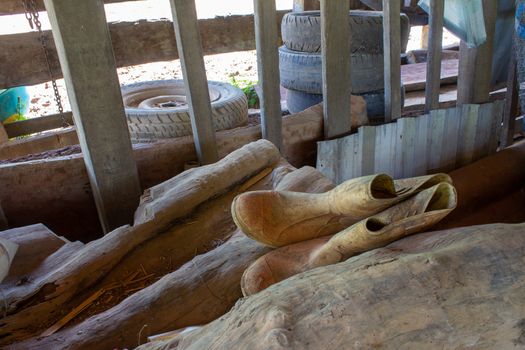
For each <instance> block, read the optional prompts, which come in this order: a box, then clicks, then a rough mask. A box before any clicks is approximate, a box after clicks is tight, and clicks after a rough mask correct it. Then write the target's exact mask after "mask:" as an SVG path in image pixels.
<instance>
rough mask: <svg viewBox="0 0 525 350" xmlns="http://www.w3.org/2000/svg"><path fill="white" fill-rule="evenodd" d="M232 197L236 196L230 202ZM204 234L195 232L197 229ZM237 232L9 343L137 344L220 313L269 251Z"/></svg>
mask: <svg viewBox="0 0 525 350" xmlns="http://www.w3.org/2000/svg"><path fill="white" fill-rule="evenodd" d="M261 182H263V183H266V186H267V188H272V183H273V184H274V185H273V188H274V189H276V190H295V191H302V192H312V193H322V192H325V191H327V190H330V189H331V188H333V186H334V185H333V184H332V182H331V181H329V180H328V179H327V178H326V177H324V175H322V174H321V173H320V172H318V171H317V170H315V169H313V168H311V167H305V168H301V169H299V170H295V171H292V169H291V168H290V167H286V166H285V167H283V168H277V169H276V170H275V171H274V172H273V173H271V174H268V175H266V176H265V178H263V179H262V180H261ZM255 189H257V187H256V188H255ZM152 192H154V191H152ZM152 195H154V193H152ZM232 200H233V196H231V197H230V204H231V201H232ZM229 209H230V206H229V205H228V207H227V211H226V214H227V215H228V216H230V218H231V215H230V212H229ZM201 220H203V221H204V218H201ZM188 234H189V233H188ZM200 234H201V233H200V232H193V235H200ZM231 234H233V236H232V238H230V239H229V240H227V241H226V242H224V243H223V244H222V245H220V246H219V247H217V248H215V249H212V250H210V251H208V252H206V253H204V254H201V255H197V256H195V257H194V258H193V259H192V260H191V261H189V262H187V263H186V264H184V265H183V266H181V267H180V268H178V269H177V270H176V271H174V272H171V273H169V274H167V275H165V276H164V277H163V278H161V279H160V280H158V281H157V282H155V283H153V284H152V285H150V286H149V287H147V288H144V289H142V290H141V291H138V292H136V293H135V294H133V295H131V296H130V297H128V298H127V299H125V300H124V301H122V302H120V303H119V304H118V305H116V306H115V307H113V308H111V309H109V310H106V311H104V312H102V313H100V314H97V315H95V316H93V317H90V318H88V319H86V320H84V321H83V322H81V323H79V324H77V325H74V326H72V327H69V328H66V329H64V330H62V331H60V332H57V333H56V334H53V335H51V336H48V337H45V338H42V339H39V338H31V339H27V340H25V341H23V342H19V343H15V344H12V345H10V346H9V347H8V348H9V349H24V350H26V349H38V350H40V349H53V350H55V349H86V350H87V349H113V348H115V347H121V348H126V347H134V346H136V345H138V342H140V343H143V342H144V341H145V339H146V337H147V336H148V335H153V334H159V333H162V332H166V331H170V330H172V329H176V328H182V327H187V326H191V325H195V324H206V323H209V322H211V321H213V320H215V319H217V318H218V317H220V316H222V315H223V314H224V313H226V312H227V311H228V310H230V309H231V307H232V306H233V305H234V304H235V302H236V301H237V300H239V299H240V298H241V297H242V292H241V288H240V280H241V276H242V273H243V272H244V270H245V269H246V268H247V267H248V265H249V264H250V263H252V262H253V261H254V260H256V259H257V258H258V257H259V256H261V255H263V254H264V253H266V252H268V251H269V248H268V247H265V246H263V245H261V244H258V243H257V242H255V241H253V240H251V239H250V238H248V237H246V236H245V235H243V234H242V233H241V232H239V231H236V230H235V229H232V232H231ZM189 249H190V248H189Z"/></svg>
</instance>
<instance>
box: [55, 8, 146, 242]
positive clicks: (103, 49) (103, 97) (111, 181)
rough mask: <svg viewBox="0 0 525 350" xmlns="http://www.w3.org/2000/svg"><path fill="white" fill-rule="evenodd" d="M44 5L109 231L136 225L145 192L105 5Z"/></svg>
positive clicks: (81, 144)
mask: <svg viewBox="0 0 525 350" xmlns="http://www.w3.org/2000/svg"><path fill="white" fill-rule="evenodd" d="M45 5H46V10H47V12H48V15H49V18H50V21H51V27H52V28H53V37H54V39H55V44H56V46H57V51H58V57H59V59H60V65H61V67H62V71H63V72H64V78H65V82H66V87H67V91H68V96H69V100H70V102H71V108H72V110H73V114H74V118H75V125H76V127H77V133H78V137H79V140H80V146H81V148H82V153H83V154H84V161H85V163H86V168H87V172H88V175H89V179H90V181H91V188H92V190H93V196H94V197H95V202H96V204H97V209H98V213H99V217H100V221H101V223H102V227H103V229H104V231H105V232H108V231H111V230H112V229H114V228H116V227H119V226H121V225H124V224H130V223H132V222H133V214H134V212H135V209H136V208H137V205H138V203H139V198H140V195H141V190H140V184H139V178H138V172H137V166H136V163H135V159H134V157H133V151H132V148H131V141H130V139H129V131H128V126H127V123H126V116H125V113H124V105H123V103H122V95H121V92H120V84H119V80H118V76H117V70H116V67H115V59H114V56H113V48H112V45H111V38H110V36H109V29H108V25H107V21H106V15H105V13H104V2H103V1H102V0H91V1H85V0H45ZM64 215H67V212H66V213H64Z"/></svg>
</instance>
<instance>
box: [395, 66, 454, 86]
mask: <svg viewBox="0 0 525 350" xmlns="http://www.w3.org/2000/svg"><path fill="white" fill-rule="evenodd" d="M458 63H459V61H458V60H457V59H449V60H443V61H442V62H441V65H440V69H441V75H440V79H441V80H440V85H449V84H456V83H457V81H458ZM428 67H429V66H428V65H427V63H426V62H422V63H412V64H405V65H402V66H401V81H402V82H403V85H404V86H405V91H406V92H411V91H420V90H425V87H427V86H428V85H427V74H428V73H427V70H428Z"/></svg>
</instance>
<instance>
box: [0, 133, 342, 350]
mask: <svg viewBox="0 0 525 350" xmlns="http://www.w3.org/2000/svg"><path fill="white" fill-rule="evenodd" d="M279 159H280V158H279V152H278V151H277V149H276V148H275V147H274V146H273V145H271V144H270V143H269V142H267V141H258V142H256V143H252V144H249V145H247V146H245V147H243V148H242V149H240V150H238V151H235V152H233V153H232V154H231V155H229V156H227V157H226V158H225V159H224V160H221V161H220V162H218V163H216V164H214V165H210V166H206V167H201V168H195V169H191V170H190V171H188V172H185V173H183V174H181V175H179V176H177V177H175V178H173V179H172V180H169V181H167V182H165V183H163V184H162V185H159V186H157V187H154V188H151V189H150V190H149V191H147V193H146V194H145V195H144V196H143V198H142V201H141V205H140V206H139V209H138V210H137V212H136V217H135V224H134V225H133V226H131V227H123V228H120V229H118V230H115V231H114V232H112V233H110V234H109V235H107V236H105V237H104V238H102V239H100V240H97V241H94V242H92V243H90V244H87V245H86V246H85V247H84V248H82V249H80V250H79V252H78V253H77V254H75V255H74V256H72V257H71V258H70V259H68V261H67V262H66V263H63V264H62V265H60V266H59V267H58V268H56V269H55V270H53V271H51V272H50V273H48V274H46V275H44V276H43V277H40V278H39V279H38V281H37V283H36V286H33V285H31V286H23V288H22V287H20V288H13V289H10V290H8V293H7V297H8V298H7V306H8V308H7V312H10V313H11V315H10V316H7V317H5V318H4V319H2V320H1V321H0V322H1V324H2V329H1V331H0V332H1V334H0V337H2V342H3V344H9V343H11V345H10V348H20V349H31V348H34V349H47V348H49V349H61V348H68V349H71V348H75V349H92V348H94V347H95V346H96V347H97V348H106V347H107V348H112V347H115V346H119V347H130V346H136V345H137V335H138V334H140V337H139V338H140V340H141V341H142V342H143V341H144V339H145V337H146V336H148V335H151V334H156V333H160V332H163V331H168V330H171V329H173V328H177V327H185V326H190V325H193V324H195V323H197V324H202V323H208V322H211V321H213V320H214V319H216V318H218V317H220V316H221V315H223V314H224V313H225V312H227V311H228V310H229V309H230V308H231V307H232V306H233V305H234V303H235V302H236V301H237V300H238V299H239V298H240V297H241V296H242V293H241V290H240V278H241V275H242V273H243V271H244V270H245V268H246V267H247V266H248V264H250V263H251V262H253V261H254V260H255V259H256V258H258V257H259V256H261V255H262V254H264V253H266V252H267V251H268V248H267V247H264V246H262V245H259V244H257V243H255V242H253V241H252V240H250V239H249V238H247V237H245V236H243V235H242V234H240V233H239V232H236V229H235V226H234V225H233V222H231V215H230V211H229V208H230V205H231V201H232V200H233V197H234V196H235V195H236V194H238V193H239V192H240V191H245V190H248V189H264V188H265V189H271V188H278V189H290V190H293V189H295V190H300V191H307V192H308V191H309V192H316V191H317V192H324V191H326V190H328V189H330V188H331V187H332V186H333V185H332V183H331V182H330V181H328V180H327V179H326V178H324V176H322V175H321V174H320V173H319V172H317V171H316V170H315V169H313V168H304V169H301V170H297V171H293V168H292V167H291V166H289V165H287V164H286V163H285V162H283V161H280V160H279ZM279 161H280V162H281V163H280V164H279ZM279 165H280V166H279ZM268 168H273V171H268ZM254 176H255V180H257V183H256V184H255V185H253V183H252V182H253V180H252V181H250V179H253V177H254ZM279 183H282V184H283V185H281V186H279ZM228 221H229V222H228ZM210 224H211V225H212V226H211V227H210V226H208V225H210ZM216 225H221V226H220V227H221V228H219V226H216ZM230 236H232V237H231V238H229V237H230ZM228 238H229V239H228ZM215 239H219V240H225V242H224V243H222V244H220V243H219V246H218V247H217V248H215V249H213V248H214V245H213V244H210V243H212V241H213V240H215ZM159 246H164V247H176V249H175V253H174V254H173V256H174V257H176V260H175V261H172V264H173V266H172V267H171V268H170V270H171V271H169V273H167V274H166V275H165V276H164V277H162V276H163V275H164V271H165V270H163V269H162V267H159V266H160V265H161V264H162V263H161V262H159V263H158V265H157V268H158V271H160V273H159V275H160V276H159V277H161V278H160V279H159V280H158V281H156V282H154V283H153V284H151V285H149V286H148V287H146V288H144V289H142V290H140V291H138V292H136V293H134V294H132V295H131V296H130V297H128V298H127V299H125V300H124V301H122V302H120V303H119V304H117V305H116V306H114V307H112V308H110V309H108V310H104V311H102V312H100V313H98V314H96V315H94V316H93V317H90V318H87V319H85V320H83V321H81V322H80V323H78V324H76V325H74V326H72V327H70V328H66V329H64V330H62V331H59V332H57V333H55V334H53V335H50V336H48V337H43V338H42V337H40V338H39V337H37V336H36V335H38V334H40V332H41V331H43V330H44V329H46V328H47V326H49V325H50V324H53V323H54V322H56V321H57V320H58V319H59V318H60V317H61V316H63V313H60V312H59V311H60V310H61V309H62V310H63V309H66V311H69V310H71V309H74V308H75V307H77V306H78V305H79V304H81V303H82V301H84V300H86V296H87V295H92V294H93V293H94V292H96V291H97V290H100V289H102V288H104V287H105V286H106V287H107V286H108V285H109V284H111V283H112V281H115V279H117V278H118V277H119V276H122V275H121V274H119V273H118V271H124V270H126V269H128V270H130V271H132V270H133V269H134V268H136V267H137V266H136V264H137V261H140V262H141V264H145V263H146V262H147V261H148V259H151V260H153V261H154V260H155V254H156V253H158V251H157V249H156V248H157V247H159ZM59 251H60V250H59ZM199 253H200V255H197V254H199ZM195 255H197V256H196V257H195V258H193V257H194V256H195ZM192 258H193V259H192ZM188 261H189V262H188ZM147 268H148V270H149V271H155V268H156V267H155V264H154V263H152V264H151V265H147ZM26 305H28V306H27V307H26ZM29 305H30V306H29ZM174 310H176V311H175V312H174ZM35 325H36V326H37V328H38V329H34V327H35ZM42 325H44V326H45V327H42ZM146 325H147V326H146ZM38 326H40V327H38ZM141 330H142V331H141ZM29 337H32V338H30V339H27V340H25V341H22V342H18V343H13V342H16V341H20V340H23V339H25V338H29Z"/></svg>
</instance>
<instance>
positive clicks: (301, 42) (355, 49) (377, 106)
mask: <svg viewBox="0 0 525 350" xmlns="http://www.w3.org/2000/svg"><path fill="white" fill-rule="evenodd" d="M348 21H349V24H350V30H351V33H352V34H351V38H352V39H351V42H352V44H351V53H350V54H351V56H350V57H351V58H350V59H351V74H350V79H351V80H352V94H353V95H360V96H363V97H364V99H365V100H366V102H367V110H368V116H369V117H380V116H383V115H384V55H383V13H382V12H378V11H357V10H355V11H350V14H349V16H348ZM281 27H282V28H281V29H282V38H283V42H284V46H281V47H280V48H279V67H280V68H279V70H280V74H281V85H282V86H283V87H284V88H286V89H287V90H288V91H287V97H286V101H287V104H288V110H289V111H290V112H291V113H297V112H300V111H302V110H304V109H306V108H308V107H310V106H313V105H315V104H317V103H320V102H321V101H322V100H323V96H322V93H323V82H322V58H321V17H320V12H319V11H304V12H290V13H288V14H286V15H285V16H284V18H283V21H282V25H281ZM409 31H410V24H409V20H408V17H407V16H406V15H405V14H402V15H401V49H402V51H403V52H404V51H405V50H406V46H407V43H408V35H409ZM401 90H402V96H401V100H402V101H404V96H403V95H404V89H403V88H402V89H401Z"/></svg>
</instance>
